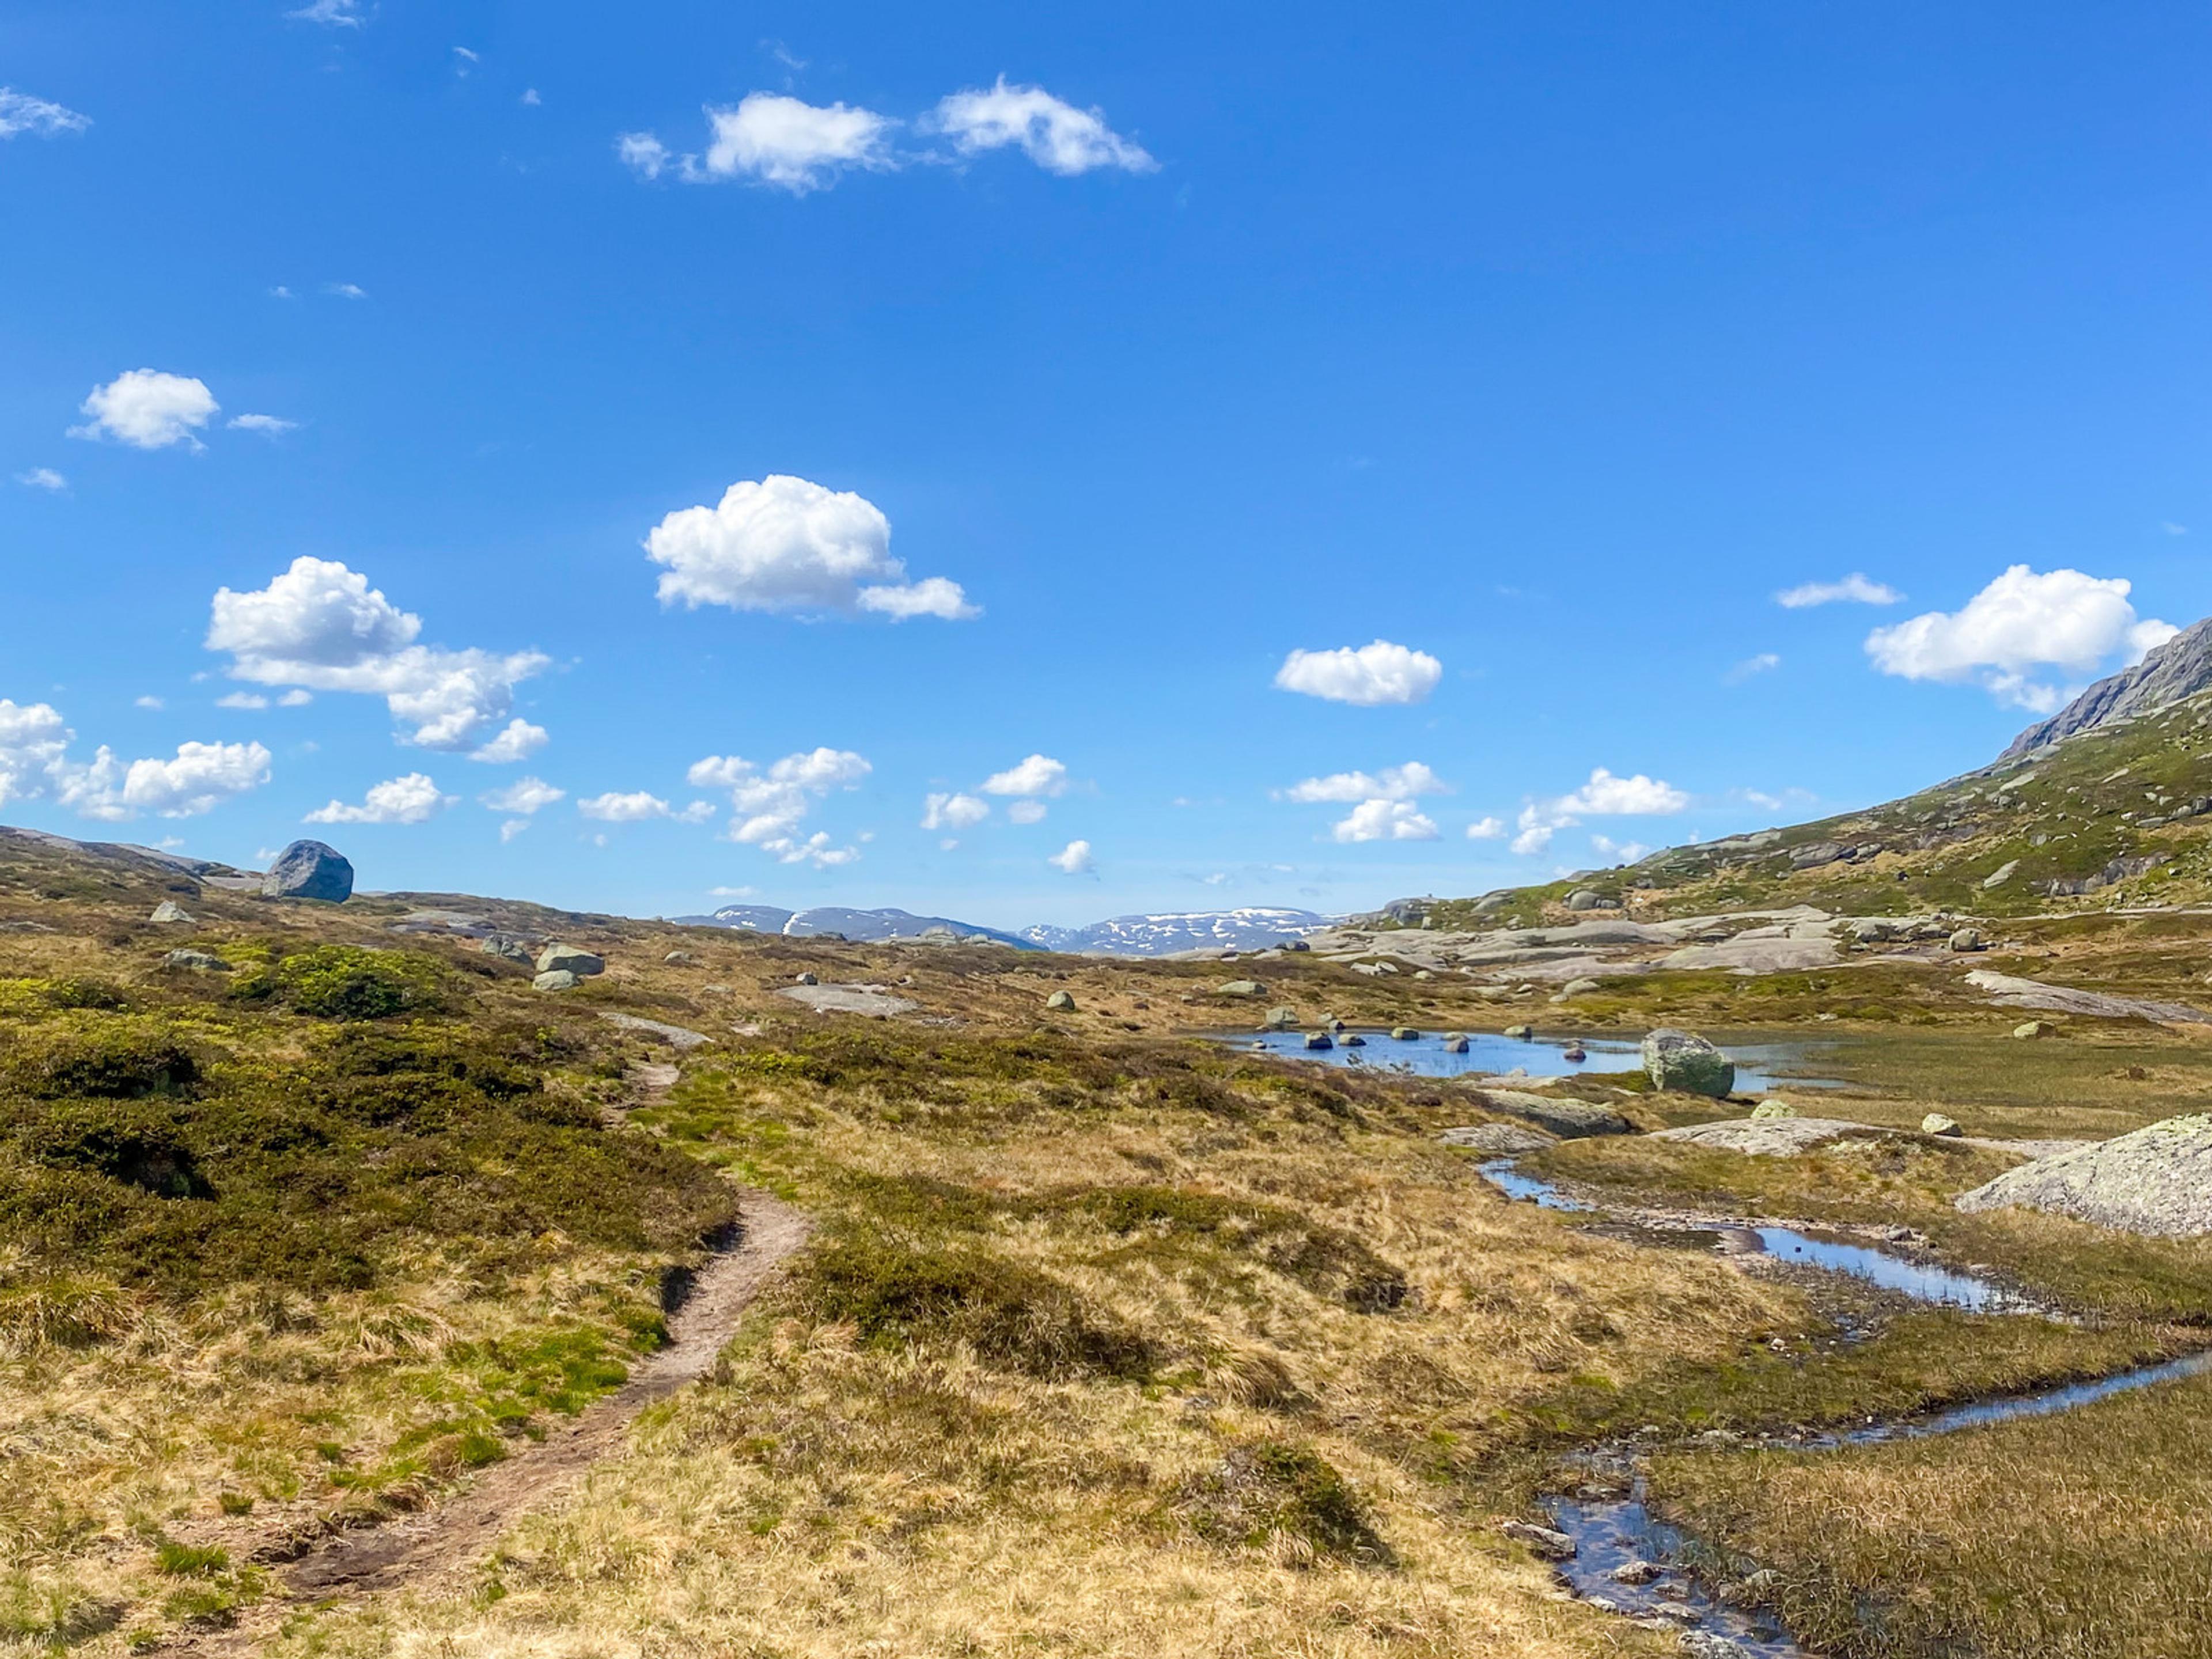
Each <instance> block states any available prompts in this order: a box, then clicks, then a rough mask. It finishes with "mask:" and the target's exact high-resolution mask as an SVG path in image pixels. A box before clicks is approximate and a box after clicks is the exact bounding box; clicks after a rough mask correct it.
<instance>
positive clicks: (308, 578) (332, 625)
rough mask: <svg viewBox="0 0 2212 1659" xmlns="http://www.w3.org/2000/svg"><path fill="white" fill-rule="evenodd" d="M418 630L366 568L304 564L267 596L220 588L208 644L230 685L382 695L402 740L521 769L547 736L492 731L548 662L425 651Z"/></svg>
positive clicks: (274, 583)
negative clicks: (517, 691)
mask: <svg viewBox="0 0 2212 1659" xmlns="http://www.w3.org/2000/svg"><path fill="white" fill-rule="evenodd" d="M421 632H422V618H421V617H416V616H414V615H411V614H410V613H409V612H407V611H402V610H400V609H399V608H398V606H397V605H393V604H392V602H391V601H390V600H389V599H386V598H385V597H384V595H383V593H382V592H380V591H379V590H378V589H375V588H373V587H371V586H369V585H368V577H366V576H364V575H362V574H360V573H359V572H358V571H355V570H349V569H348V568H346V567H345V566H344V565H343V564H341V563H338V562H336V561H333V560H327V559H315V558H307V557H301V558H297V559H295V560H294V561H293V562H292V565H291V568H289V570H287V571H285V572H284V573H283V574H282V575H279V576H277V577H276V578H274V579H273V580H271V581H270V584H269V586H266V587H263V588H257V589H255V590H253V591H252V592H245V593H240V592H233V591H232V590H231V589H229V588H228V587H225V588H222V589H219V590H218V591H217V592H216V596H215V600H214V603H213V605H212V608H211V619H210V623H209V626H208V634H207V641H206V643H207V648H208V649H209V650H210V651H224V652H228V653H230V656H231V665H230V667H229V669H228V673H229V674H230V676H231V678H234V679H240V680H246V681H248V682H250V683H251V684H256V685H286V686H296V687H299V688H301V689H303V690H314V691H351V692H358V693H361V694H362V695H365V696H380V697H382V698H383V699H384V700H385V703H386V707H387V708H390V710H391V711H392V718H393V719H394V720H397V721H398V722H399V724H400V725H401V726H402V727H404V728H405V730H404V732H403V734H402V735H401V738H400V741H402V742H403V743H408V744H414V745H416V746H417V747H420V748H424V749H442V750H464V751H468V752H470V757H471V759H481V760H486V761H511V760H520V759H521V758H522V757H524V756H526V755H527V754H529V753H531V752H532V750H535V749H537V748H538V747H539V746H540V745H542V744H543V743H544V732H543V730H542V729H541V728H539V727H537V726H531V725H529V724H528V723H527V722H526V721H523V720H514V721H512V722H510V724H509V725H508V726H507V729H506V730H505V731H502V732H496V733H495V732H494V730H493V728H495V726H498V724H499V722H501V720H507V716H508V715H509V714H511V713H512V712H513V702H514V688H515V686H516V685H517V684H520V682H521V681H523V680H526V679H528V678H530V677H531V676H532V675H533V674H536V673H538V671H540V670H542V669H544V667H545V666H546V665H547V661H548V659H546V658H545V657H544V656H543V655H541V654H540V653H538V652H535V651H524V652H518V653H513V654H511V655H507V656H499V655H495V654H494V653H490V652H487V651H480V650H477V649H474V648H471V649H467V650H461V651H452V650H447V649H445V648H443V647H437V646H426V645H421V644H417V643H416V635H419V634H420V633H421ZM517 728H520V730H518V729H517Z"/></svg>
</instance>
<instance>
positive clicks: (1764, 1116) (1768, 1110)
mask: <svg viewBox="0 0 2212 1659" xmlns="http://www.w3.org/2000/svg"><path fill="white" fill-rule="evenodd" d="M1751 1115H1752V1116H1753V1117H1754V1118H1757V1119H1759V1120H1760V1121H1767V1120H1771V1119H1775V1118H1790V1117H1795V1116H1796V1115H1797V1109H1796V1107H1795V1106H1792V1105H1791V1104H1790V1103H1789V1102H1788V1101H1786V1100H1762V1101H1760V1102H1759V1104H1758V1105H1756V1106H1754V1107H1753V1108H1752V1109H1751Z"/></svg>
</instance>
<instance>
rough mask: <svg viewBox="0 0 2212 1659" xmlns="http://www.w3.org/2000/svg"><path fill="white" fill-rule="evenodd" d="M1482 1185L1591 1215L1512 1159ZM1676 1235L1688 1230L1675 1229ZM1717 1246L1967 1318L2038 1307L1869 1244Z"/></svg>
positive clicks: (1774, 1239)
mask: <svg viewBox="0 0 2212 1659" xmlns="http://www.w3.org/2000/svg"><path fill="white" fill-rule="evenodd" d="M1478 1168H1479V1169H1480V1170H1481V1173H1482V1177H1483V1179H1484V1180H1486V1181H1487V1182H1490V1184H1491V1185H1492V1186H1493V1187H1495V1188H1498V1191H1499V1192H1501V1193H1504V1194H1505V1195H1506V1196H1507V1197H1508V1198H1512V1199H1518V1200H1522V1202H1524V1203H1530V1204H1534V1205H1536V1206H1539V1207H1541V1208H1543V1209H1547V1210H1565V1211H1587V1210H1589V1208H1590V1206H1589V1205H1587V1204H1583V1203H1581V1202H1578V1201H1577V1200H1574V1199H1571V1198H1569V1197H1568V1196H1567V1195H1566V1194H1564V1193H1562V1192H1561V1191H1560V1190H1559V1188H1557V1187H1555V1186H1553V1184H1552V1183H1551V1182H1548V1181H1543V1180H1540V1179H1538V1178H1537V1177H1536V1176H1529V1175H1523V1174H1522V1173H1521V1171H1520V1170H1517V1169H1516V1168H1515V1167H1514V1165H1513V1160H1512V1159H1510V1158H1492V1159H1491V1160H1490V1161H1489V1162H1487V1163H1486V1164H1480V1165H1479V1166H1478ZM1677 1231H1687V1230H1686V1229H1684V1230H1677ZM1713 1239H1714V1243H1715V1246H1716V1247H1717V1248H1718V1249H1723V1250H1725V1251H1728V1252H1729V1253H1730V1254H1732V1255H1768V1256H1771V1257H1773V1258H1774V1260H1776V1261H1788V1262H1794V1263H1796V1264H1798V1265H1800V1266H1802V1267H1819V1268H1821V1269H1823V1270H1824V1271H1826V1272H1828V1273H1844V1274H1847V1275H1848V1276H1850V1278H1853V1279H1863V1280H1865V1281H1866V1282H1867V1283H1868V1284H1869V1285H1875V1286H1876V1287H1877V1288H1879V1289H1881V1290H1885V1291H1898V1292H1899V1294H1901V1295H1904V1296H1909V1297H1911V1298H1912V1299H1913V1300H1914V1301H1916V1302H1925V1303H1928V1304H1930V1305H1931V1306H1935V1307H1939V1308H1957V1309H1959V1310H1960V1311H1962V1312H1965V1313H2034V1312H2039V1311H2040V1310H2039V1309H2038V1308H2037V1307H2036V1306H2035V1304H2033V1303H2031V1302H2029V1301H2027V1299H2025V1298H2024V1297H2018V1296H2015V1295H2014V1294H2013V1293H2012V1292H2011V1291H2007V1290H2006V1289H2004V1288H2003V1287H2002V1285H1993V1284H1991V1283H1990V1281H1989V1280H1988V1279H1977V1278H1975V1277H1974V1276H1973V1275H1972V1273H1958V1272H1954V1270H1953V1269H1951V1268H1948V1267H1933V1266H1930V1265H1928V1264H1926V1263H1923V1262H1918V1261H1909V1260H1907V1259H1906V1258H1905V1257H1904V1256H1901V1255H1891V1254H1890V1253H1889V1252H1888V1251H1887V1250H1877V1249H1874V1248H1873V1247H1872V1246H1870V1245H1866V1244H1850V1243H1844V1242H1843V1241H1842V1240H1840V1239H1832V1238H1821V1237H1817V1236H1816V1235H1814V1234H1812V1233H1804V1232H1800V1231H1797V1229H1796V1228H1795V1227H1733V1226H1717V1227H1716V1228H1715V1229H1714V1232H1713Z"/></svg>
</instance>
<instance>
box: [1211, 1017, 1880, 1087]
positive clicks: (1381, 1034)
mask: <svg viewBox="0 0 2212 1659" xmlns="http://www.w3.org/2000/svg"><path fill="white" fill-rule="evenodd" d="M1466 1035H1467V1052H1466V1053H1465V1054H1453V1053H1452V1052H1450V1051H1449V1049H1447V1048H1445V1047H1444V1039H1443V1032H1441V1031H1424V1032H1422V1033H1421V1035H1420V1036H1418V1037H1415V1038H1413V1040H1412V1041H1410V1042H1401V1041H1400V1040H1399V1039H1397V1038H1395V1037H1394V1036H1391V1035H1390V1033H1389V1031H1388V1030H1360V1031H1358V1032H1350V1031H1346V1032H1342V1033H1339V1034H1337V1035H1336V1036H1335V1042H1334V1047H1331V1048H1307V1047H1306V1034H1305V1033H1304V1031H1260V1032H1256V1033H1254V1034H1252V1035H1250V1036H1237V1037H1230V1038H1225V1039H1222V1040H1223V1041H1225V1042H1229V1043H1230V1044H1231V1045H1232V1046H1233V1047H1236V1048H1243V1049H1245V1050H1248V1051H1249V1052H1252V1053H1266V1054H1273V1055H1274V1056H1276V1057H1277V1058H1278V1059H1281V1060H1311V1061H1313V1062H1314V1063H1315V1064H1316V1065H1322V1066H1348V1067H1352V1068H1354V1069H1367V1070H1373V1071H1378V1072H1402V1073H1406V1074H1407V1076H1410V1077H1500V1076H1504V1075H1505V1074H1506V1073H1511V1072H1516V1071H1517V1072H1521V1073H1524V1074H1525V1075H1527V1076H1528V1077H1532V1078H1541V1077H1572V1076H1573V1075H1575V1073H1577V1072H1632V1071H1635V1070H1636V1069H1638V1067H1639V1066H1641V1065H1642V1064H1643V1053H1644V1051H1643V1045H1642V1043H1640V1042H1626V1041H1625V1040H1623V1039H1621V1038H1620V1037H1580V1038H1577V1037H1565V1036H1561V1037H1541V1036H1540V1037H1509V1036H1499V1035H1498V1033H1497V1032H1495V1031H1469V1032H1468V1033H1467V1034H1466ZM1346 1036H1358V1037H1359V1038H1360V1039H1361V1041H1360V1042H1359V1043H1358V1045H1356V1046H1346V1043H1345V1041H1344V1039H1345V1037H1346ZM1570 1048H1580V1049H1581V1050H1582V1051H1583V1054H1584V1056H1585V1058H1583V1059H1582V1060H1569V1059H1568V1058H1567V1051H1568V1050H1569V1049H1570ZM1729 1056H1730V1058H1732V1059H1733V1060H1735V1088H1736V1092H1737V1093H1738V1094H1747V1095H1759V1094H1772V1093H1777V1092H1779V1091H1784V1090H1788V1089H1840V1088H1842V1087H1843V1086H1844V1085H1843V1084H1842V1082H1841V1081H1839V1080H1838V1079H1834V1078H1801V1077H1782V1076H1778V1075H1777V1074H1776V1073H1778V1071H1785V1070H1788V1069H1789V1068H1790V1067H1792V1066H1800V1065H1802V1064H1803V1063H1804V1060H1805V1050H1804V1048H1802V1047H1801V1046H1800V1045H1798V1044H1796V1043H1787V1042H1768V1043H1759V1044H1755V1045H1752V1046H1749V1047H1746V1048H1731V1049H1730V1050H1729Z"/></svg>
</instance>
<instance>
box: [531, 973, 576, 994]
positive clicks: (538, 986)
mask: <svg viewBox="0 0 2212 1659" xmlns="http://www.w3.org/2000/svg"><path fill="white" fill-rule="evenodd" d="M583 982H584V981H581V980H580V979H578V978H577V977H576V976H575V975H574V974H572V973H570V972H569V971H568V969H566V968H553V969H548V970H547V971H545V972H544V973H542V974H540V975H538V977H537V978H536V979H533V980H532V981H530V988H531V989H532V990H533V991H573V990H574V989H575V988H576V987H578V986H579V985H581V984H582V983H583Z"/></svg>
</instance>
